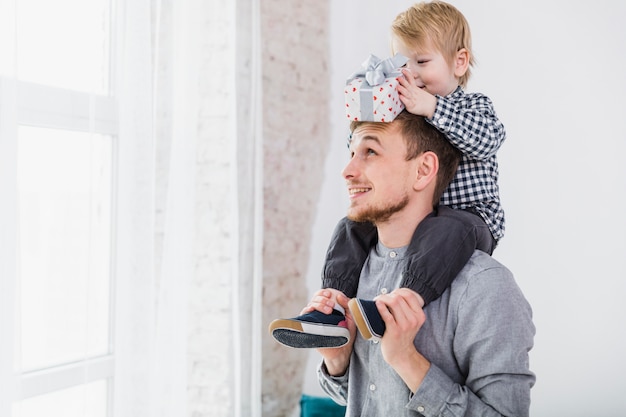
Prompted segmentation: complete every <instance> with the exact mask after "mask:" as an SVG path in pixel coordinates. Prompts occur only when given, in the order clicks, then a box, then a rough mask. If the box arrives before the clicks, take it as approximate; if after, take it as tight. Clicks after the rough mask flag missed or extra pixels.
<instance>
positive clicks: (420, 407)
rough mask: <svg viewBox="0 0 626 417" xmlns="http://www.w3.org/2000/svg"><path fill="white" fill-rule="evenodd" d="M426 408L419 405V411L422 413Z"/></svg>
mask: <svg viewBox="0 0 626 417" xmlns="http://www.w3.org/2000/svg"><path fill="white" fill-rule="evenodd" d="M425 410H426V409H425V408H424V407H422V406H421V405H420V406H419V407H417V411H419V412H420V413H423V412H424V411H425Z"/></svg>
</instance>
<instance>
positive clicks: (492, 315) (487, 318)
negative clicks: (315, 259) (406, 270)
mask: <svg viewBox="0 0 626 417" xmlns="http://www.w3.org/2000/svg"><path fill="white" fill-rule="evenodd" d="M392 252H393V253H392ZM405 253H406V248H401V249H393V250H391V249H388V248H385V247H384V246H383V245H382V244H380V243H379V244H378V246H377V247H376V248H374V249H373V250H372V251H371V253H370V256H369V258H368V260H367V262H366V264H365V265H364V266H363V272H362V274H361V279H360V281H359V290H358V297H359V298H365V299H372V298H374V297H375V296H376V295H379V294H382V293H385V292H388V291H392V290H393V289H394V288H397V286H398V285H399V283H400V281H401V275H400V274H401V271H402V267H403V265H404V261H405V259H406V258H405V256H404V255H405ZM424 312H425V314H426V322H425V323H424V325H423V326H422V328H421V329H420V331H419V333H418V334H417V337H416V338H415V347H416V348H417V350H418V351H419V352H420V353H421V354H422V355H424V356H425V357H426V358H427V359H428V360H429V361H430V362H431V367H430V370H429V371H428V373H427V375H426V377H425V379H424V381H423V383H422V385H421V386H420V388H419V389H418V390H417V392H416V393H415V394H412V393H411V392H410V390H409V389H408V387H407V386H406V385H405V384H404V382H403V381H402V379H401V378H400V377H399V376H398V375H397V374H396V373H395V371H394V370H393V369H392V368H391V367H390V366H389V365H388V364H387V363H386V362H385V361H384V359H383V357H382V354H381V351H380V344H379V343H376V342H371V341H366V340H364V339H363V338H362V337H361V336H360V335H359V334H358V333H357V338H356V340H355V343H354V351H353V353H352V358H351V360H350V366H349V369H348V371H347V372H346V374H345V375H344V376H341V377H331V376H329V375H328V372H327V370H326V368H325V366H324V365H323V363H322V365H321V366H320V368H319V380H320V384H321V386H322V388H323V389H324V390H325V391H326V392H327V393H328V394H329V395H330V396H331V397H332V398H333V399H334V400H335V401H336V402H338V403H340V404H343V405H347V406H348V407H347V413H346V416H367V417H376V416H384V417H400V416H417V415H423V416H440V415H445V416H500V415H506V416H527V415H528V413H529V406H530V389H531V387H532V386H533V385H534V382H535V376H534V374H533V373H532V372H531V371H530V370H529V360H528V352H529V351H530V349H531V348H532V345H533V338H534V334H535V327H534V325H533V323H532V311H531V308H530V306H529V304H528V302H527V301H526V299H525V298H524V296H523V294H522V292H521V291H520V289H519V287H518V286H517V284H516V283H515V280H514V278H513V275H512V274H511V273H510V272H509V270H508V269H507V268H505V267H504V266H503V265H501V264H499V263H498V262H497V261H495V260H494V259H493V258H491V257H490V256H488V255H486V254H485V253H483V252H479V251H476V252H475V253H474V255H473V256H472V258H471V259H470V260H469V262H468V263H467V265H466V266H465V268H464V269H463V270H462V271H461V272H460V273H459V275H458V276H457V278H456V279H455V280H454V282H453V283H452V285H451V287H450V288H448V289H447V290H446V291H445V292H444V293H443V295H442V296H441V297H440V298H439V299H437V300H435V301H433V302H432V303H430V304H429V305H428V306H427V307H426V308H425V309H424Z"/></svg>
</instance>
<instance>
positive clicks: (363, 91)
mask: <svg viewBox="0 0 626 417" xmlns="http://www.w3.org/2000/svg"><path fill="white" fill-rule="evenodd" d="M407 61H408V59H407V58H406V57H404V56H402V55H400V54H396V55H395V56H393V57H391V58H387V59H385V60H380V59H379V58H378V57H376V56H374V55H370V56H369V58H368V59H367V60H366V61H365V62H364V63H363V64H362V66H363V69H362V70H359V71H357V72H355V73H354V74H352V75H351V76H350V77H349V78H348V80H347V81H346V89H345V90H344V96H345V99H346V116H347V118H348V120H350V121H352V120H359V121H366V122H391V121H392V120H393V119H395V118H396V116H397V115H398V113H400V112H401V111H402V110H403V109H404V105H403V104H402V102H401V101H400V98H399V97H398V88H397V87H398V77H401V76H402V73H401V72H400V68H401V67H402V66H403V65H404V64H405V63H406V62H407Z"/></svg>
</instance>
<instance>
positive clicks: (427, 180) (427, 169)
mask: <svg viewBox="0 0 626 417" xmlns="http://www.w3.org/2000/svg"><path fill="white" fill-rule="evenodd" d="M417 158H418V161H417V162H418V163H417V175H416V177H415V183H414V184H413V188H414V189H415V190H416V191H422V190H424V189H425V188H426V187H428V186H429V185H430V184H433V185H436V182H437V172H438V171H439V158H437V155H436V154H435V153H434V152H432V151H426V152H424V153H422V154H421V155H420V156H418V157H417Z"/></svg>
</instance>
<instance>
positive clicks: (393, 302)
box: [376, 288, 430, 392]
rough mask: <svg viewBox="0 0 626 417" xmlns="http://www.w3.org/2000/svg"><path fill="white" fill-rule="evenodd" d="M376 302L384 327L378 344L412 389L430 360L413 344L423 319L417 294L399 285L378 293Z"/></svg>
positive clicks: (421, 376)
mask: <svg viewBox="0 0 626 417" xmlns="http://www.w3.org/2000/svg"><path fill="white" fill-rule="evenodd" d="M376 306H377V307H378V311H379V312H380V316H381V317H382V319H383V320H384V322H385V327H386V329H385V334H384V335H383V338H382V340H381V346H380V349H381V352H382V355H383V358H384V359H385V361H386V362H387V363H388V364H389V365H390V366H391V367H392V368H393V369H394V370H395V371H396V372H397V373H398V375H400V377H401V378H402V379H403V380H404V382H405V384H407V386H408V387H409V389H410V390H411V392H415V391H417V389H418V388H419V386H420V385H421V383H422V381H423V379H424V377H425V376H426V373H427V372H428V369H429V368H430V362H428V360H426V358H424V357H423V356H422V355H421V354H420V353H419V352H418V351H417V349H415V345H414V344H413V341H414V340H415V336H416V335H417V333H418V332H419V330H420V328H421V327H422V325H423V324H424V322H425V321H426V315H425V314H424V310H422V307H421V303H420V298H418V295H417V293H415V292H414V291H412V290H410V289H408V288H398V289H397V290H395V291H393V292H391V293H389V294H385V295H381V296H378V297H377V298H376Z"/></svg>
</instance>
